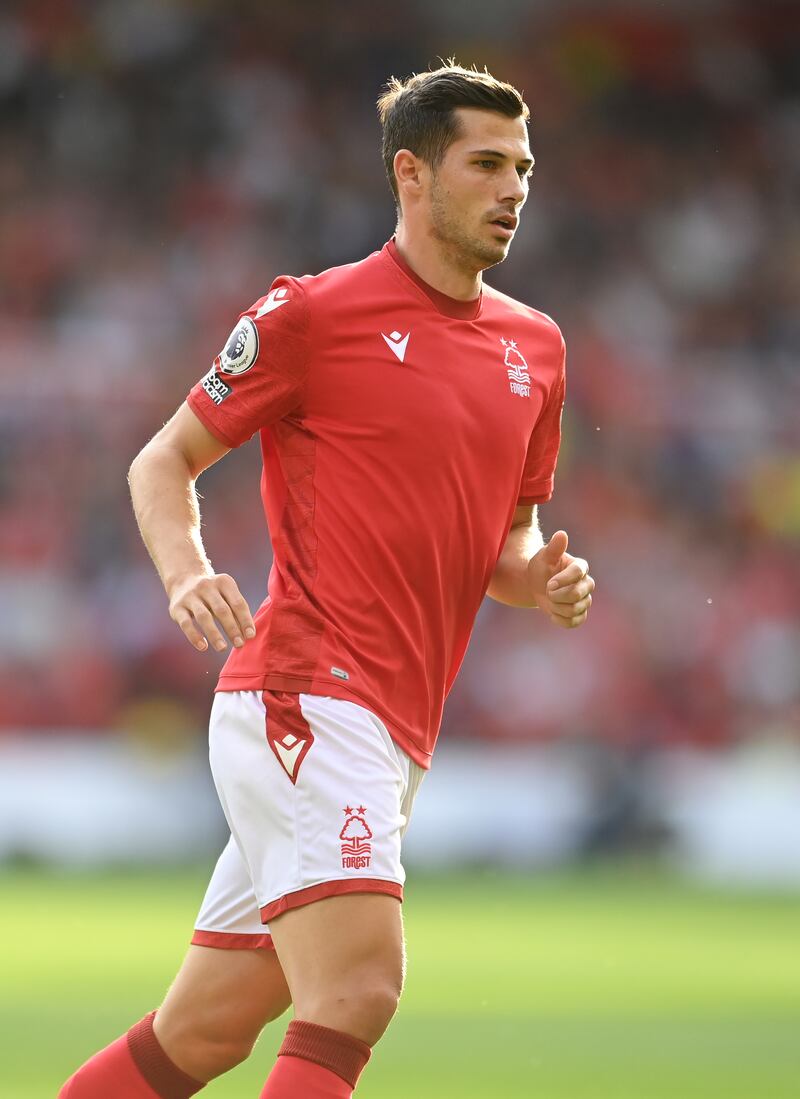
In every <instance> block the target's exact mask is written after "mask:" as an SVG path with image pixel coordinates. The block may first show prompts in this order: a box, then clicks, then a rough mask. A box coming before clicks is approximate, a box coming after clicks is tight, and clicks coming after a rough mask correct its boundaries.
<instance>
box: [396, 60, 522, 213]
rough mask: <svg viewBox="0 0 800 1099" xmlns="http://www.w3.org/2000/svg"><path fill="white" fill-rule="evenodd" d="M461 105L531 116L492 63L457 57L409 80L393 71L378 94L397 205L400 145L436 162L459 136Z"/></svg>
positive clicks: (516, 92)
mask: <svg viewBox="0 0 800 1099" xmlns="http://www.w3.org/2000/svg"><path fill="white" fill-rule="evenodd" d="M457 107H473V108H476V109H478V110H483V111H497V112H498V113H499V114H504V115H506V116H507V117H508V118H520V117H522V118H524V119H525V121H526V122H527V121H528V119H529V118H530V111H529V110H528V107H527V105H526V103H525V100H524V99H523V98H522V96H521V94H520V93H519V92H518V91H517V89H516V88H515V87H513V85H511V84H505V83H503V81H502V80H497V79H495V77H493V76H492V75H491V73H490V72H489V71H488V69H484V70H483V72H479V71H478V69H475V68H472V69H465V68H462V66H461V65H456V64H455V61H454V60H453V59H452V58H450V59H449V60H448V61H446V62H445V63H444V64H443V65H442V66H441V68H438V69H433V70H431V71H430V72H424V73H415V74H414V75H413V76H409V77H408V78H407V79H406V80H398V79H397V77H396V76H393V77H391V79H390V80H389V81H388V83H387V86H386V91H385V92H384V93H383V94H382V95H381V97H380V98H379V99H378V116H379V118H380V120H381V126H382V127H383V164H384V167H385V168H386V177H387V179H388V180H389V186H390V187H391V188H392V194H393V195H394V200H395V202H396V203H397V206H398V208H399V206H400V196H399V193H398V190H397V179H396V178H395V174H394V158H395V154H396V153H397V151H398V149H410V150H411V152H412V153H414V155H415V156H418V157H420V158H421V159H422V160H424V161H425V162H426V163H427V164H429V165H430V166H431V168H436V166H437V165H438V164H440V163H441V161H442V158H443V157H444V154H445V152H446V151H447V148H448V146H449V145H451V144H452V142H453V141H455V139H456V138H457V137H458V120H457V119H456V116H455V110H456V108H457Z"/></svg>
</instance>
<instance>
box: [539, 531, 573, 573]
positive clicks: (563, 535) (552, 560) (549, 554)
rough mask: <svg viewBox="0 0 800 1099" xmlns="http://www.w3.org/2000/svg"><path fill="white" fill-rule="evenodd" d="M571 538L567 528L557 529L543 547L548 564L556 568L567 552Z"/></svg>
mask: <svg viewBox="0 0 800 1099" xmlns="http://www.w3.org/2000/svg"><path fill="white" fill-rule="evenodd" d="M568 542H569V538H568V536H567V532H566V531H565V530H557V531H556V532H555V534H554V535H553V536H552V538H551V539H550V541H549V542H548V543H547V545H545V546H544V547H543V548H542V553H543V554H544V559H545V561H546V563H547V564H548V565H552V566H553V567H554V568H556V567H557V566H558V564H559V562H560V561H561V558H562V557H563V556H564V554H565V553H566V552H567V544H568Z"/></svg>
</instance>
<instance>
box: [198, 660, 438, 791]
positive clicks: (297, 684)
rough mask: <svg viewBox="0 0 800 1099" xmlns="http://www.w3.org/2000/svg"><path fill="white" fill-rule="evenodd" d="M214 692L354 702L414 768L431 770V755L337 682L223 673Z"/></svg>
mask: <svg viewBox="0 0 800 1099" xmlns="http://www.w3.org/2000/svg"><path fill="white" fill-rule="evenodd" d="M216 691H286V692H287V693H288V694H316V695H322V696H324V697H328V698H339V699H342V701H344V702H354V703H355V704H356V705H357V706H366V707H367V708H368V709H369V710H370V711H371V712H372V713H374V714H375V716H376V717H377V718H379V719H380V720H381V721H382V722H383V724H384V725H385V726H386V729H387V731H388V733H389V736H390V737H391V738H392V740H393V741H394V742H395V744H397V745H398V747H400V748H402V749H403V751H404V752H405V753H406V755H408V756H410V757H411V759H413V761H414V763H416V764H417V766H419V767H421V768H422V769H423V770H424V771H429V770H430V767H431V758H432V756H433V752H426V751H425V750H424V749H423V748H420V747H419V745H418V744H416V743H415V742H414V741H413V740H412V739H411V737H410V736H409V735H408V734H407V733H405V732H404V731H403V730H402V729H398V728H397V726H396V725H394V724H393V723H391V722H389V721H387V720H386V719H385V718H384V717H383V716H382V714H381V709H382V707H381V706H380V705H376V704H375V702H374V701H373V700H372V699H371V698H369V697H368V696H367V695H362V694H360V693H359V692H358V691H356V690H354V688H352V687H346V686H344V685H343V684H342V682H341V681H340V680H335V679H320V678H313V679H308V678H305V677H303V676H292V675H280V674H277V673H273V674H268V675H247V674H239V673H236V672H226V671H224V670H223V672H222V674H221V675H220V677H219V680H218V682H217V686H216V687H215V692H216Z"/></svg>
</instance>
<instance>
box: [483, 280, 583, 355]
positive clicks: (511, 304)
mask: <svg viewBox="0 0 800 1099" xmlns="http://www.w3.org/2000/svg"><path fill="white" fill-rule="evenodd" d="M483 293H484V300H485V301H486V302H487V304H488V305H489V309H490V310H491V312H492V314H493V315H496V316H498V317H500V318H502V319H506V318H507V319H509V320H511V319H513V320H515V321H516V322H517V323H519V322H520V321H521V322H523V323H524V324H525V325H527V326H529V327H530V328H531V329H532V330H535V331H536V333H537V335H538V336H539V338H541V339H544V340H546V341H547V342H548V343H549V344H551V345H552V347H553V350H554V351H557V352H558V353H559V354H563V353H564V347H565V344H564V336H563V334H562V332H561V329H560V328H559V326H558V325H557V324H556V322H555V321H554V320H553V318H552V317H551V316H549V315H548V314H547V313H543V312H542V311H541V309H534V308H533V306H532V305H526V304H525V302H521V301H517V299H516V298H512V297H511V296H510V295H509V294H504V293H503V292H502V291H501V290H495V288H494V287H493V286H487V285H486V284H484V287H483Z"/></svg>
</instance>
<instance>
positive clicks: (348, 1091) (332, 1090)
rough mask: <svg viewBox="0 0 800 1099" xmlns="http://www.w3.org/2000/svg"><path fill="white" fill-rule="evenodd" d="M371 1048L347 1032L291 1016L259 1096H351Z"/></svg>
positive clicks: (320, 1098)
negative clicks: (271, 1068) (291, 1018)
mask: <svg viewBox="0 0 800 1099" xmlns="http://www.w3.org/2000/svg"><path fill="white" fill-rule="evenodd" d="M371 1052H372V1051H371V1050H370V1048H369V1046H368V1045H367V1044H366V1042H361V1041H359V1039H358V1038H353V1037H352V1035H350V1034H343V1033H342V1032H341V1031H340V1030H331V1029H330V1028H329V1027H325V1026H317V1024H316V1023H304V1022H302V1021H301V1020H300V1019H293V1020H292V1022H291V1023H289V1027H288V1029H287V1031H286V1037H285V1038H284V1040H283V1045H282V1046H281V1048H280V1049H279V1050H278V1060H277V1063H276V1065H275V1068H274V1069H273V1070H272V1072H271V1073H270V1074H269V1079H268V1080H267V1082H266V1084H265V1085H264V1090H263V1091H262V1092H261V1099H298V1096H302V1097H303V1099H350V1096H351V1095H352V1094H353V1089H354V1088H355V1086H356V1084H357V1083H358V1078H359V1076H360V1075H361V1071H362V1069H363V1068H364V1065H366V1063H367V1061H368V1060H369V1055H370V1053H371Z"/></svg>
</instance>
